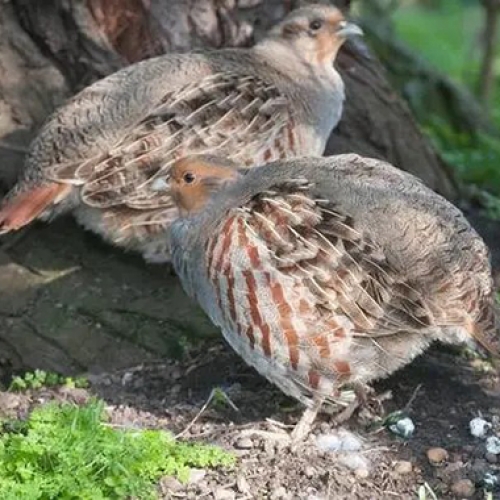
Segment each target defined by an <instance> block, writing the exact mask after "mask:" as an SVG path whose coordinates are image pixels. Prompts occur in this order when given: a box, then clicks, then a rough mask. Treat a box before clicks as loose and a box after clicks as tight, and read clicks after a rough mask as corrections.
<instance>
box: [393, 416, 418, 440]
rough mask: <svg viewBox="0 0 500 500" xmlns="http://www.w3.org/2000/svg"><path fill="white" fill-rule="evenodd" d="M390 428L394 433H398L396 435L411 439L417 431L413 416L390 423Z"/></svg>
mask: <svg viewBox="0 0 500 500" xmlns="http://www.w3.org/2000/svg"><path fill="white" fill-rule="evenodd" d="M389 430H390V431H391V432H392V433H393V434H396V436H399V437H402V438H404V439H409V438H411V437H412V436H413V433H414V432H415V424H414V423H413V420H412V419H411V418H409V417H405V418H402V419H400V420H398V421H397V422H395V423H394V424H391V425H389Z"/></svg>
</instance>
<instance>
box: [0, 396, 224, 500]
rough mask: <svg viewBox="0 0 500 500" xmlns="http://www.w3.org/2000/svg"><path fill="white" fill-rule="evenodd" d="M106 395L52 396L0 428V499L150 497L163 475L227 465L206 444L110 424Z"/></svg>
mask: <svg viewBox="0 0 500 500" xmlns="http://www.w3.org/2000/svg"><path fill="white" fill-rule="evenodd" d="M104 416H105V413H104V403H103V402H102V401H98V400H91V401H90V402H88V403H87V404H86V405H84V406H75V405H72V404H69V403H63V404H57V403H50V404H47V405H44V406H41V407H39V408H37V409H35V410H34V411H33V412H32V413H31V415H30V417H29V419H28V420H27V421H26V422H24V423H23V424H22V425H17V426H15V427H14V428H12V429H11V430H10V431H9V432H5V428H6V426H5V425H4V434H2V435H1V436H0V498H2V500H18V499H21V500H50V499H58V500H76V499H81V500H104V499H106V500H107V499H111V500H112V499H117V500H118V499H124V498H128V497H131V496H133V497H134V498H137V499H147V498H155V486H154V484H155V482H156V481H157V480H158V479H159V478H160V477H162V476H164V475H175V476H177V477H178V478H179V479H180V480H181V481H185V480H186V479H187V478H188V475H189V470H190V467H215V466H232V465H233V463H234V457H232V456H231V455H229V454H228V453H226V452H224V451H223V450H221V449H219V448H216V447H213V446H208V445H192V444H188V443H181V442H176V441H175V440H174V438H173V437H172V435H171V434H169V433H167V432H165V431H160V430H137V429H135V430H134V429H129V430H124V429H115V428H113V427H112V426H111V425H108V424H106V422H105V419H104Z"/></svg>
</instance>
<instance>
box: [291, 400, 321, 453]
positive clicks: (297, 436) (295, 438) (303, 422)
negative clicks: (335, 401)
mask: <svg viewBox="0 0 500 500" xmlns="http://www.w3.org/2000/svg"><path fill="white" fill-rule="evenodd" d="M322 405H323V399H321V400H318V401H314V402H313V405H312V406H311V407H310V408H306V409H305V410H304V413H303V414H302V417H300V420H299V421H298V423H297V425H296V426H295V428H294V429H293V431H292V433H291V435H290V438H291V440H292V449H293V448H294V447H295V446H297V445H298V444H299V443H301V442H302V441H304V440H305V439H306V437H307V436H308V435H309V434H310V432H311V429H312V425H313V424H314V421H315V420H316V416H317V415H318V412H319V410H320V409H321V406H322Z"/></svg>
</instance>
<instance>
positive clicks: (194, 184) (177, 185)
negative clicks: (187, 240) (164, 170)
mask: <svg viewBox="0 0 500 500" xmlns="http://www.w3.org/2000/svg"><path fill="white" fill-rule="evenodd" d="M240 175H241V174H240V173H239V172H238V165H236V164H235V163H234V162H232V161H230V160H228V159H227V158H220V157H216V156H209V155H191V156H186V157H184V158H181V159H180V160H177V161H176V162H175V163H174V164H173V165H172V169H171V171H170V189H171V193H172V198H173V200H174V202H175V203H176V205H177V207H178V208H179V211H180V212H181V215H188V216H189V215H192V214H196V213H198V212H200V211H202V210H203V208H204V207H205V205H206V204H207V203H208V201H209V199H210V197H211V196H212V195H213V194H214V193H216V192H218V191H219V190H220V189H222V188H223V187H224V186H225V185H226V184H228V183H231V182H233V181H235V180H236V179H238V178H239V177H240Z"/></svg>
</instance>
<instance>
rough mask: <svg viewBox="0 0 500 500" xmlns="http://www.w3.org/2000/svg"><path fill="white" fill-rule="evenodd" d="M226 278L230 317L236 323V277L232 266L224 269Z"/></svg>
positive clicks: (229, 265)
mask: <svg viewBox="0 0 500 500" xmlns="http://www.w3.org/2000/svg"><path fill="white" fill-rule="evenodd" d="M224 276H225V278H226V279H227V300H228V304H229V315H230V316H231V319H232V320H233V322H235V321H236V304H235V300H234V275H233V268H232V266H231V264H228V265H227V266H226V269H224Z"/></svg>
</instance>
